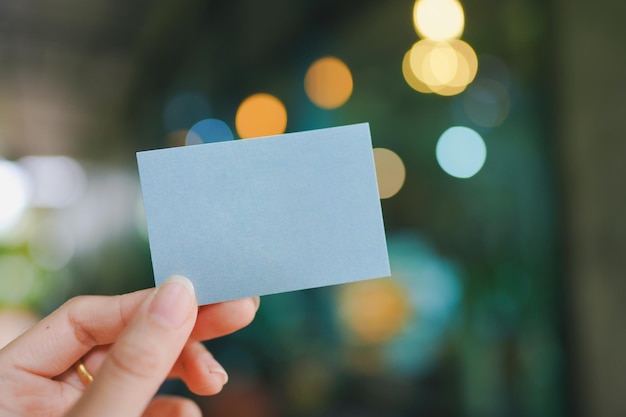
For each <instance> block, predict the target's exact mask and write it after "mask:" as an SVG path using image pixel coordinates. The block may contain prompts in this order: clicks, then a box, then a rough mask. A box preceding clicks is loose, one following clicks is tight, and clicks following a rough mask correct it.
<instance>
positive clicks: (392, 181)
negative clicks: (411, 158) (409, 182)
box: [374, 148, 406, 199]
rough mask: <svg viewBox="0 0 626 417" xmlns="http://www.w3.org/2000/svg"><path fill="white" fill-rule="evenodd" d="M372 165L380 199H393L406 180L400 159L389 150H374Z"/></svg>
mask: <svg viewBox="0 0 626 417" xmlns="http://www.w3.org/2000/svg"><path fill="white" fill-rule="evenodd" d="M374 163H375V165H376V180H377V181H378V194H379V196H380V198H382V199H385V198H390V197H393V196H394V195H396V194H397V193H398V191H400V189H401V188H402V186H403V185H404V180H405V178H406V169H405V167H404V163H403V162H402V159H401V158H400V157H399V156H398V154H396V153H395V152H393V151H391V150H389V149H386V148H374Z"/></svg>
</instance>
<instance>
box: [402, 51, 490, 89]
mask: <svg viewBox="0 0 626 417" xmlns="http://www.w3.org/2000/svg"><path fill="white" fill-rule="evenodd" d="M406 59H408V64H407V63H403V71H405V67H404V66H405V65H408V68H406V70H409V69H410V71H411V72H412V73H413V75H414V76H415V78H417V80H418V82H421V84H425V86H426V89H427V91H428V92H434V93H437V94H439V95H442V96H452V95H455V94H459V93H461V92H463V91H464V90H465V88H466V87H467V85H468V84H469V83H471V82H472V81H473V80H474V78H475V77H476V72H477V70H478V59H477V57H476V53H475V52H474V50H473V49H472V47H471V46H470V45H468V44H467V43H465V42H463V41H461V40H456V39H453V40H451V41H448V42H437V41H432V40H428V39H424V40H420V41H418V42H416V43H415V44H414V45H413V47H412V48H411V50H410V51H409V52H408V58H407V57H406V56H405V60H406ZM405 79H407V76H406V75H405ZM407 82H408V81H407ZM409 85H411V84H410V83H409ZM411 86H412V85H411ZM412 87H413V86H412ZM413 88H414V89H416V88H415V87H413ZM422 89H424V88H423V87H422ZM418 91H420V90H418Z"/></svg>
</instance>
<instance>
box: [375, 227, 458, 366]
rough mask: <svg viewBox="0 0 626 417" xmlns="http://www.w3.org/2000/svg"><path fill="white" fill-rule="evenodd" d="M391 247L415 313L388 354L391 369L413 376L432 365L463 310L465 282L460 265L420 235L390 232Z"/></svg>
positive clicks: (396, 274)
mask: <svg viewBox="0 0 626 417" xmlns="http://www.w3.org/2000/svg"><path fill="white" fill-rule="evenodd" d="M387 248H388V251H389V263H390V264H391V274H392V276H393V279H394V280H396V281H397V282H398V285H399V286H400V287H401V288H403V290H404V293H405V297H406V299H407V300H408V302H409V306H410V311H411V314H410V317H409V318H408V320H407V322H406V323H405V325H404V329H403V330H404V331H402V332H401V333H399V334H397V335H396V337H395V338H393V339H391V340H390V341H389V342H388V343H387V344H386V345H385V346H384V353H385V358H386V360H387V362H388V365H389V367H390V368H391V370H392V371H393V372H396V373H398V374H400V375H415V374H419V373H421V372H424V371H426V370H428V369H429V368H430V367H431V366H432V364H433V363H434V362H436V361H437V355H438V352H440V350H441V349H442V348H443V346H445V341H446V336H448V335H449V334H450V332H451V330H452V328H453V325H454V323H455V317H458V314H459V312H460V307H461V300H462V294H463V287H462V281H461V278H460V273H459V270H458V269H457V266H456V265H455V264H454V263H453V262H452V261H450V260H448V259H446V258H443V257H442V256H440V255H439V254H438V253H437V252H436V251H435V250H434V248H432V247H431V246H430V244H429V243H428V242H427V241H426V240H425V239H423V238H422V237H421V236H419V235H417V234H414V233H410V232H402V233H392V234H389V235H388V236H387Z"/></svg>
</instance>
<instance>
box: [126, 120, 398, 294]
mask: <svg viewBox="0 0 626 417" xmlns="http://www.w3.org/2000/svg"><path fill="white" fill-rule="evenodd" d="M137 161H138V165H139V175H140V179H141V187H142V192H143V200H144V206H145V212H146V222H147V226H148V236H149V241H150V252H151V255H152V265H153V269H154V276H155V282H156V284H157V285H159V284H161V283H162V282H163V281H164V280H165V279H167V277H169V276H170V275H173V274H181V275H185V276H186V277H188V278H189V279H190V280H191V281H192V282H193V284H194V286H195V288H196V293H197V297H198V303H199V304H200V305H202V304H210V303H215V302H220V301H226V300H232V299H237V298H242V297H248V296H254V295H266V294H273V293H279V292H285V291H293V290H300V289H305V288H314V287H322V286H327V285H333V284H341V283H346V282H352V281H357V280H363V279H369V278H378V277H386V276H389V275H390V270H389V259H388V256H387V245H386V241H385V230H384V225H383V218H382V212H381V206H380V200H379V197H378V187H377V183H376V171H375V168H374V159H373V154H372V143H371V138H370V131H369V125H368V124H367V123H362V124H356V125H350V126H341V127H334V128H329V129H319V130H312V131H306V132H298V133H288V134H284V135H277V136H269V137H264V138H257V139H246V140H231V141H225V142H216V143H207V144H201V145H194V146H187V147H180V148H171V149H160V150H153V151H145V152H138V153H137Z"/></svg>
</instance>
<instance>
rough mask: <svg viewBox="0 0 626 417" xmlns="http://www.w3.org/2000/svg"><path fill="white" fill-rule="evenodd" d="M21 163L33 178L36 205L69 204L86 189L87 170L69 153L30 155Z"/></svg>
mask: <svg viewBox="0 0 626 417" xmlns="http://www.w3.org/2000/svg"><path fill="white" fill-rule="evenodd" d="M19 163H20V165H21V166H22V167H23V168H24V170H25V171H26V172H28V174H29V175H30V177H31V178H32V181H33V195H32V201H31V204H32V206H34V207H47V208H64V207H69V206H71V205H72V204H74V203H75V202H76V200H77V199H78V198H79V197H80V196H81V195H82V193H83V191H84V189H85V185H86V182H87V177H86V175H85V171H84V170H83V168H82V166H81V165H80V164H79V163H78V162H76V161H74V160H73V159H71V158H68V157H66V156H27V157H25V158H22V159H21V160H20V161H19Z"/></svg>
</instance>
